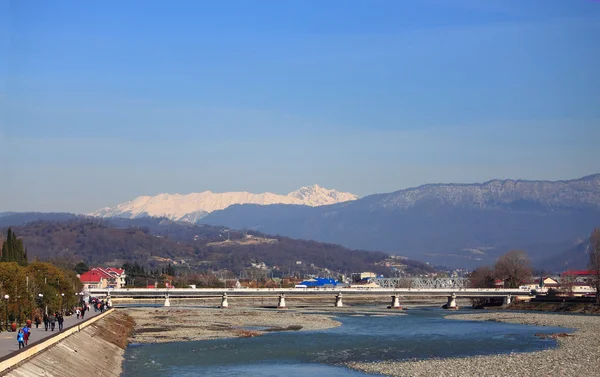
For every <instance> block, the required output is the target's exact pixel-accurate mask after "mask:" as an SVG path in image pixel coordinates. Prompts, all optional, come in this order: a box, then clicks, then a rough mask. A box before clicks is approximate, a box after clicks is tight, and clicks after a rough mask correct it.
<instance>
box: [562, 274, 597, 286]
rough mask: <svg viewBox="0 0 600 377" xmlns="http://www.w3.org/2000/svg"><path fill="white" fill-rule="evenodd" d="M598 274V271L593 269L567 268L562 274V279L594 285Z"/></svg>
mask: <svg viewBox="0 0 600 377" xmlns="http://www.w3.org/2000/svg"><path fill="white" fill-rule="evenodd" d="M596 275H597V273H596V271H593V270H567V271H565V272H563V273H562V274H561V275H560V280H561V281H564V282H574V283H575V284H586V285H592V284H593V282H594V280H595V279H596Z"/></svg>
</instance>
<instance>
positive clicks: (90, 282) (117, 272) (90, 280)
mask: <svg viewBox="0 0 600 377" xmlns="http://www.w3.org/2000/svg"><path fill="white" fill-rule="evenodd" d="M125 278H126V275H125V270H124V269H122V268H115V267H94V268H92V269H90V270H89V271H87V272H84V273H83V274H80V275H79V280H80V281H81V283H82V284H83V286H84V289H85V288H88V289H89V288H122V287H123V286H124V285H125Z"/></svg>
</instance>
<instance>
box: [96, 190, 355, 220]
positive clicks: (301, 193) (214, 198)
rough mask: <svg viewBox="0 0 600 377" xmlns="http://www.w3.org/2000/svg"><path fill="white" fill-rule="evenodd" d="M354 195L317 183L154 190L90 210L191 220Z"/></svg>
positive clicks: (341, 199) (332, 201)
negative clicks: (287, 189) (281, 190)
mask: <svg viewBox="0 0 600 377" xmlns="http://www.w3.org/2000/svg"><path fill="white" fill-rule="evenodd" d="M356 199H358V196H357V195H354V194H350V193H347V192H339V191H336V190H328V189H326V188H323V187H320V186H319V185H314V186H305V187H301V188H299V189H298V190H296V191H293V192H291V193H289V194H287V195H278V194H273V193H270V192H265V193H262V194H253V193H250V192H224V193H214V192H211V191H204V192H200V193H191V194H186V195H181V194H158V195H156V196H140V197H137V198H135V199H133V200H131V201H128V202H125V203H121V204H118V205H116V206H114V207H106V208H102V209H100V210H98V211H96V212H93V213H90V214H89V215H91V216H97V217H124V218H132V219H133V218H137V217H145V216H155V217H167V218H169V219H171V220H176V221H187V222H192V223H195V222H197V221H198V220H200V219H201V218H202V217H204V216H206V215H207V214H209V213H210V212H213V211H216V210H221V209H225V208H227V207H229V206H231V205H233V204H262V205H269V204H298V205H307V206H312V207H316V206H322V205H328V204H335V203H340V202H347V201H351V200H356Z"/></svg>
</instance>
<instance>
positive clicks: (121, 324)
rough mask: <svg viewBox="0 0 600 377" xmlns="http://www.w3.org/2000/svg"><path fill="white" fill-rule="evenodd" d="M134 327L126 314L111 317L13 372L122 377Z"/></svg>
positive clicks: (31, 375) (28, 376)
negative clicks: (129, 338) (126, 350)
mask: <svg viewBox="0 0 600 377" xmlns="http://www.w3.org/2000/svg"><path fill="white" fill-rule="evenodd" d="M132 327H133V323H132V322H130V320H129V317H128V316H126V315H125V314H123V313H118V312H115V313H111V315H109V316H107V317H105V318H103V319H101V320H99V321H98V322H96V323H94V324H92V325H90V326H87V327H86V328H84V329H83V330H81V331H80V332H76V333H74V334H72V335H70V336H68V337H67V338H65V339H63V340H61V341H60V342H58V343H57V344H55V345H54V346H52V347H51V348H49V349H47V350H45V351H43V352H41V353H39V354H38V355H35V356H33V357H32V358H30V359H28V360H26V361H25V362H23V363H22V364H21V365H19V366H17V367H16V368H14V369H13V370H11V371H10V372H9V373H8V374H6V376H14V377H17V376H18V377H38V376H48V377H51V376H56V377H59V376H60V377H70V376H73V377H81V376H88V375H90V371H93V374H94V375H95V376H119V375H120V374H121V363H122V361H123V354H124V352H125V349H124V347H125V346H126V342H127V337H128V335H129V333H130V331H131V329H132Z"/></svg>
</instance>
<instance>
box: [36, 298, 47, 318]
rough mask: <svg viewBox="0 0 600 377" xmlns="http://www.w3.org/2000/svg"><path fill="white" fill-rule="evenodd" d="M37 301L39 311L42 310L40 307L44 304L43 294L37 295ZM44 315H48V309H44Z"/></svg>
mask: <svg viewBox="0 0 600 377" xmlns="http://www.w3.org/2000/svg"><path fill="white" fill-rule="evenodd" d="M38 300H40V309H42V306H43V304H44V294H43V293H38ZM46 315H48V308H46Z"/></svg>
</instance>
